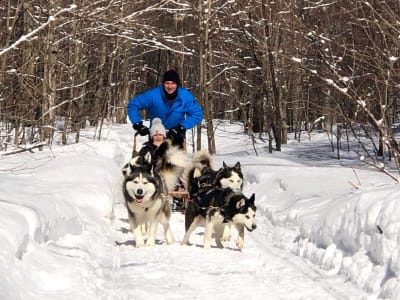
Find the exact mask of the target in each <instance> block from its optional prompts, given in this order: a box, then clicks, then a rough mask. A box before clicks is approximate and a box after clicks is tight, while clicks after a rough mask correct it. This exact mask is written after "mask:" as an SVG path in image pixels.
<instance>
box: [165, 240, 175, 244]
mask: <svg viewBox="0 0 400 300" xmlns="http://www.w3.org/2000/svg"><path fill="white" fill-rule="evenodd" d="M166 242H167V245H172V244H174V243H175V240H174V239H172V240H171V239H167V240H166Z"/></svg>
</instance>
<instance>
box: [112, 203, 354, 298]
mask: <svg viewBox="0 0 400 300" xmlns="http://www.w3.org/2000/svg"><path fill="white" fill-rule="evenodd" d="M115 214H116V220H115V223H114V230H115V231H114V234H115V239H116V241H117V244H118V246H115V247H116V249H115V250H114V269H113V277H112V278H113V280H114V281H115V284H117V285H118V288H117V290H118V291H119V294H118V297H119V299H149V298H151V299H157V298H160V299H161V298H162V299H224V298H228V299H243V298H248V299H296V300H298V299H361V298H360V295H359V290H358V289H354V294H352V295H349V287H348V286H347V287H346V289H345V292H342V291H341V288H342V287H343V286H344V285H345V283H344V282H343V278H339V277H337V276H334V277H332V278H330V277H329V276H328V277H326V274H321V273H319V271H317V270H316V269H314V268H313V267H312V266H311V265H309V264H307V262H306V261H305V260H302V259H301V258H299V257H297V256H295V255H293V254H291V253H290V252H288V251H286V250H282V249H279V248H276V247H274V246H273V243H274V242H273V239H271V237H272V236H273V235H274V233H273V231H274V228H273V227H272V226H271V225H270V224H268V220H267V219H266V218H262V216H260V218H259V224H258V228H257V229H256V230H255V231H253V232H251V233H249V232H246V233H245V247H244V249H243V250H242V251H239V250H237V248H236V246H235V243H234V240H235V238H236V232H235V231H233V232H232V236H233V238H232V240H231V241H230V242H227V243H225V248H224V249H218V248H212V249H211V250H204V249H203V248H202V244H203V234H202V233H203V231H204V228H198V229H197V230H196V231H195V232H194V233H193V234H192V237H191V242H192V245H191V246H183V245H181V244H180V242H181V240H182V238H183V235H184V215H183V214H181V213H173V214H172V218H171V228H172V231H173V233H174V237H175V239H176V243H175V244H174V245H166V244H164V243H163V241H164V238H163V234H162V230H161V226H160V228H159V230H158V238H159V241H160V244H158V245H156V246H154V247H144V248H138V249H137V248H135V247H134V244H133V235H132V234H131V233H130V232H128V229H129V224H128V222H127V213H126V208H125V206H124V205H123V204H121V203H117V204H116V206H115ZM280 230H281V232H280V234H286V235H287V236H288V237H289V236H290V234H291V233H290V232H284V229H280ZM212 245H213V244H212ZM214 245H215V244H214Z"/></svg>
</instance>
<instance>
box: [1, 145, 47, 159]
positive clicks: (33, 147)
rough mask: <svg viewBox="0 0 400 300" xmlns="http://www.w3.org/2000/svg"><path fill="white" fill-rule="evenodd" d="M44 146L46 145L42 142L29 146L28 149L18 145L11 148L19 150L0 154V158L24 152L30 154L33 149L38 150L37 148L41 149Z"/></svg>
mask: <svg viewBox="0 0 400 300" xmlns="http://www.w3.org/2000/svg"><path fill="white" fill-rule="evenodd" d="M45 145H47V144H46V143H44V142H42V143H38V144H34V145H31V146H29V147H21V146H18V145H12V146H14V147H17V148H19V149H18V150H14V151H8V152H4V153H0V158H2V157H3V156H7V155H12V154H17V153H22V152H25V151H29V152H31V153H34V152H33V151H32V150H33V149H35V148H39V147H43V146H45Z"/></svg>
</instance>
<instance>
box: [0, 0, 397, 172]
mask: <svg viewBox="0 0 400 300" xmlns="http://www.w3.org/2000/svg"><path fill="white" fill-rule="evenodd" d="M1 3H2V4H0V16H1V19H0V22H1V23H0V85H1V89H0V124H1V127H0V151H7V150H12V149H17V150H16V151H18V149H19V150H20V147H21V145H26V144H29V145H31V146H30V147H43V146H45V145H51V143H52V139H53V137H54V133H55V131H62V134H63V141H64V143H65V142H66V141H67V138H69V139H71V138H72V139H73V140H74V141H76V142H79V138H80V130H81V129H82V128H84V126H86V125H87V124H90V125H92V126H96V127H97V128H98V129H99V130H98V131H96V132H101V128H102V125H103V124H102V122H104V120H108V121H111V122H116V123H125V122H126V104H127V102H128V101H129V99H130V98H131V97H133V96H134V95H135V94H137V93H140V92H143V91H144V90H146V89H148V88H152V87H154V86H156V85H158V84H160V75H161V74H162V73H163V72H164V71H165V70H166V69H168V68H169V67H171V66H173V67H175V68H176V69H177V70H178V72H179V73H180V76H181V78H182V82H183V86H184V87H185V88H188V89H190V90H191V91H192V92H193V94H194V95H195V96H196V98H197V99H198V101H199V102H200V104H201V105H202V107H203V109H204V120H205V124H206V125H207V126H204V127H203V128H202V127H201V126H199V127H198V128H197V129H196V130H197V136H198V137H200V134H198V133H200V132H201V130H206V131H207V132H206V134H207V145H203V146H206V147H207V148H208V149H209V151H210V152H211V153H215V152H216V150H217V149H216V147H215V141H214V136H213V134H214V129H215V128H214V127H215V124H213V120H215V119H226V120H231V121H242V122H243V130H244V131H245V132H247V133H249V134H250V135H257V134H261V133H266V134H267V136H268V140H269V151H270V152H272V151H275V150H277V151H280V149H281V145H282V144H285V143H286V141H287V135H288V133H289V132H296V138H297V139H300V138H301V135H300V133H301V132H302V131H303V132H304V131H308V132H310V131H312V130H313V129H314V128H319V129H324V130H326V131H327V133H328V135H329V136H330V137H331V141H332V150H333V151H334V150H335V149H336V147H339V145H340V146H341V147H345V144H346V141H347V142H348V140H349V136H351V137H352V139H353V140H354V139H356V140H357V139H358V143H359V149H360V153H361V152H362V154H363V155H365V156H366V157H368V158H369V161H370V162H371V163H372V164H373V165H375V166H377V167H378V168H382V164H381V163H380V162H382V161H383V162H385V161H386V160H391V159H393V158H395V160H396V163H397V156H398V154H399V146H398V144H397V142H396V140H395V133H396V129H397V126H396V122H397V121H398V120H397V117H398V113H399V91H400V86H399V79H400V78H399V76H400V68H399V66H400V65H399V61H398V59H399V56H400V53H399V46H400V40H399V36H400V25H399V24H400V22H399V21H400V3H399V1H394V0H393V1H391V0H389V1H383V0H377V1H355V0H345V1H344V0H339V1H330V0H319V1H314V0H309V1H307V0H306V1H298V0H274V1H270V0H248V1H235V0H229V1H226V0H200V1H190V0H189V1H186V0H96V1H93V0H30V1H24V0H6V1H2V2H1ZM99 136H100V134H99V135H98V136H97V137H95V138H98V137H99ZM361 137H362V138H361ZM201 147H202V145H201V139H200V138H199V139H198V140H197V144H196V143H195V145H194V148H197V149H200V148H201ZM338 153H339V152H338ZM338 155H339V154H338ZM397 165H398V164H397Z"/></svg>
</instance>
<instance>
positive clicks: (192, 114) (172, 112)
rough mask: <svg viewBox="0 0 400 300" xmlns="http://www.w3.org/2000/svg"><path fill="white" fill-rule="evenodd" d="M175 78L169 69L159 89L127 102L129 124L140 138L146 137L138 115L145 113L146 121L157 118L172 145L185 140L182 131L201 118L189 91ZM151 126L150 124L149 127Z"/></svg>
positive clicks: (177, 75) (147, 130)
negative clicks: (173, 142)
mask: <svg viewBox="0 0 400 300" xmlns="http://www.w3.org/2000/svg"><path fill="white" fill-rule="evenodd" d="M180 83H181V82H180V78H179V74H178V73H177V72H176V71H175V70H173V69H171V70H168V71H166V72H165V73H164V75H163V80H162V86H159V87H156V88H154V89H151V90H148V91H146V92H144V93H143V94H140V95H137V96H136V97H134V98H133V99H131V100H130V101H129V103H128V106H127V111H128V117H129V120H130V121H131V122H132V124H133V129H135V130H136V131H137V132H138V133H139V134H140V135H142V136H144V135H148V134H149V129H148V128H147V127H146V126H145V125H143V122H142V118H141V117H140V114H139V111H141V110H142V109H147V111H148V113H149V117H150V120H153V119H154V118H160V119H161V121H162V123H163V125H164V126H165V128H166V129H168V130H169V131H168V134H167V137H169V138H171V139H172V140H173V141H174V140H175V141H177V140H178V141H180V140H182V141H183V139H184V138H185V133H186V129H190V128H192V127H194V126H195V125H196V124H198V123H200V122H201V120H202V118H203V110H202V109H201V107H200V105H199V104H198V103H197V101H196V99H195V98H194V96H193V95H192V93H191V92H190V91H188V90H187V89H184V88H182V87H181V86H180ZM150 126H151V124H150Z"/></svg>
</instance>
